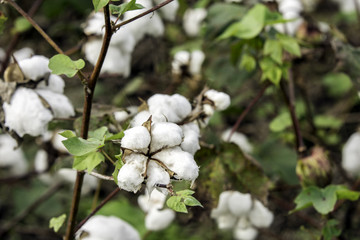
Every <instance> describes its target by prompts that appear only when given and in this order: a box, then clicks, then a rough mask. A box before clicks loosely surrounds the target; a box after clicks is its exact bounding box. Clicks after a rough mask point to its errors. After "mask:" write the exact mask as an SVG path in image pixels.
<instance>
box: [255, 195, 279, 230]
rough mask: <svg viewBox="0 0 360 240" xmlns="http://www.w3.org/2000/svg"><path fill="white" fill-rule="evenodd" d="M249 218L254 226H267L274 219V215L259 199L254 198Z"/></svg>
mask: <svg viewBox="0 0 360 240" xmlns="http://www.w3.org/2000/svg"><path fill="white" fill-rule="evenodd" d="M249 220H250V222H251V223H252V225H254V226H255V227H258V228H267V227H269V226H270V225H271V223H272V221H273V220H274V215H273V213H272V212H271V211H270V210H269V209H267V208H266V207H265V206H264V205H263V204H262V203H261V202H260V201H258V200H255V201H254V206H253V208H252V209H251V211H250V213H249Z"/></svg>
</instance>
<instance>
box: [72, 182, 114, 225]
mask: <svg viewBox="0 0 360 240" xmlns="http://www.w3.org/2000/svg"><path fill="white" fill-rule="evenodd" d="M119 191H120V188H118V187H117V188H116V189H115V190H114V191H112V192H111V193H110V194H109V195H108V196H107V197H106V198H105V199H104V200H103V201H102V202H101V203H100V204H99V206H97V207H96V208H95V209H94V210H93V211H92V212H91V213H90V214H89V215H88V216H87V217H86V218H85V219H84V220H82V221H81V222H80V223H79V224H78V225H77V226H76V228H75V232H76V231H77V230H79V229H80V228H81V227H82V226H83V225H84V224H85V223H86V222H87V221H88V220H89V219H90V218H91V217H92V216H94V215H95V213H97V212H98V211H99V210H100V209H101V208H102V207H103V206H104V205H105V204H106V203H107V202H108V201H110V199H112V198H113V197H114V196H116V194H117V193H118V192H119Z"/></svg>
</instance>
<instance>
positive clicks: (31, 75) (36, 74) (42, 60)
mask: <svg viewBox="0 0 360 240" xmlns="http://www.w3.org/2000/svg"><path fill="white" fill-rule="evenodd" d="M18 64H19V67H20V69H21V71H22V73H23V74H24V76H25V78H27V79H31V80H34V81H36V80H39V79H40V78H43V77H45V75H46V74H49V73H50V69H49V67H48V64H49V59H48V58H47V57H44V56H40V55H35V56H32V57H31V58H27V59H24V60H22V61H19V62H18Z"/></svg>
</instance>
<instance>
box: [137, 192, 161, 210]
mask: <svg viewBox="0 0 360 240" xmlns="http://www.w3.org/2000/svg"><path fill="white" fill-rule="evenodd" d="M165 201H166V195H164V194H163V193H161V192H160V191H158V190H157V189H154V191H152V192H151V193H150V194H149V191H147V190H146V192H145V194H144V195H140V196H139V197H138V204H139V206H140V208H141V209H142V210H143V211H144V212H146V213H147V212H149V211H150V210H151V209H161V208H163V206H164V204H165Z"/></svg>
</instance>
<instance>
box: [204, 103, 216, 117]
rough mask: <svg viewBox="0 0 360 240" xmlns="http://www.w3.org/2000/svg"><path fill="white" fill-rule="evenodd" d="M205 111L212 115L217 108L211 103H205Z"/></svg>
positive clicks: (207, 114)
mask: <svg viewBox="0 0 360 240" xmlns="http://www.w3.org/2000/svg"><path fill="white" fill-rule="evenodd" d="M203 112H204V113H205V114H206V116H209V117H210V116H212V115H214V113H215V109H214V107H213V106H211V105H210V104H204V105H203Z"/></svg>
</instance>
